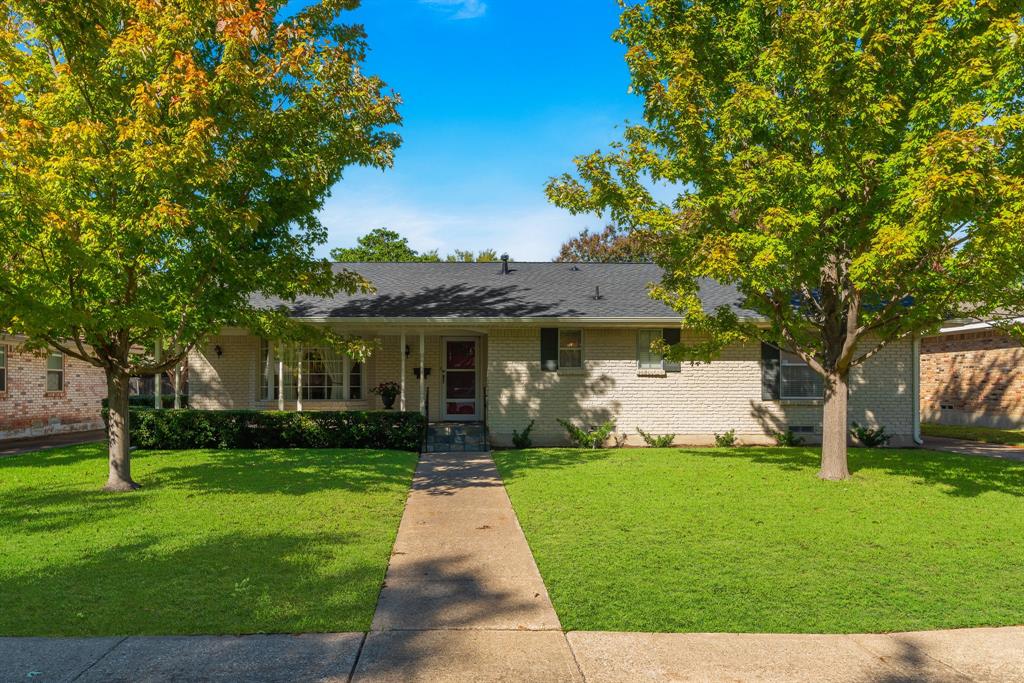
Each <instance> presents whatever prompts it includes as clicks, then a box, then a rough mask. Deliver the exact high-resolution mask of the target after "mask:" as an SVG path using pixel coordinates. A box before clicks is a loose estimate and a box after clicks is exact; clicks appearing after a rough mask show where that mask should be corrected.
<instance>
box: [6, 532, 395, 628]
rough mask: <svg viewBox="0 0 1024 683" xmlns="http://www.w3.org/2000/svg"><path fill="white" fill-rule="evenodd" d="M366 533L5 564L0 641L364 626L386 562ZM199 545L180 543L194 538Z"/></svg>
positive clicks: (144, 545)
mask: <svg viewBox="0 0 1024 683" xmlns="http://www.w3.org/2000/svg"><path fill="white" fill-rule="evenodd" d="M360 540H361V539H360V538H359V536H358V535H356V534H346V533H310V534H257V533H245V532H242V533H231V534H224V535H217V536H205V537H203V538H202V539H194V538H189V537H187V536H185V537H183V536H175V537H173V538H163V539H161V538H159V537H157V536H154V535H146V536H141V537H136V538H135V539H133V540H132V541H131V542H129V543H125V544H123V545H118V546H116V547H107V548H105V549H103V550H100V551H97V552H94V553H89V554H82V555H81V556H78V557H75V558H73V559H71V560H70V561H68V562H67V563H61V561H62V560H66V559H67V558H59V559H55V560H53V562H52V563H51V564H49V565H48V566H46V567H45V569H44V570H42V571H39V570H32V571H19V567H12V566H8V567H6V568H3V567H2V566H0V636H32V635H36V636H73V635H82V636H100V635H177V634H243V633H293V632H334V631H359V630H366V629H368V628H369V626H370V620H371V618H372V615H373V610H374V605H375V603H376V601H377V596H378V594H379V591H380V586H381V583H382V581H383V578H384V572H385V570H386V567H387V559H386V558H387V550H383V552H382V553H380V555H381V556H380V558H379V561H374V559H373V558H368V557H366V553H360V552H353V546H356V547H357V548H358V546H359V545H360ZM190 541H191V544H189V545H186V546H185V547H182V545H183V544H184V543H188V542H190Z"/></svg>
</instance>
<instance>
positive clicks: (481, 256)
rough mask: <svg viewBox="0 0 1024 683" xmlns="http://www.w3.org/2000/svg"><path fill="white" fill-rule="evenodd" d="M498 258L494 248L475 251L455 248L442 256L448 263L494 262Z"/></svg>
mask: <svg viewBox="0 0 1024 683" xmlns="http://www.w3.org/2000/svg"><path fill="white" fill-rule="evenodd" d="M498 259H499V257H498V252H496V251H495V250H494V249H482V250H481V251H478V252H476V253H474V252H473V250H472V249H456V250H455V251H454V252H452V253H451V254H448V255H447V256H445V257H444V260H445V261H447V262H448V263H494V262H495V261H497V260H498Z"/></svg>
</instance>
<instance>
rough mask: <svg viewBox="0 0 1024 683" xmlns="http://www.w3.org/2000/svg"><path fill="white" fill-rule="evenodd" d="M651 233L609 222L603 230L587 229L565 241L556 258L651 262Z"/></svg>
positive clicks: (605, 261) (612, 261)
mask: <svg viewBox="0 0 1024 683" xmlns="http://www.w3.org/2000/svg"><path fill="white" fill-rule="evenodd" d="M651 241H652V237H651V236H649V235H645V234H643V233H641V232H639V231H637V232H630V231H624V230H620V229H618V228H616V227H615V226H614V225H608V226H606V227H605V229H604V230H602V231H601V232H590V230H589V229H584V230H583V232H581V233H580V234H579V235H577V236H576V237H573V238H572V239H571V240H569V241H568V242H565V243H564V244H563V245H562V248H561V250H560V251H559V252H558V256H557V257H556V258H555V261H575V262H579V263H650V262H651V254H652V253H653V244H652V243H651Z"/></svg>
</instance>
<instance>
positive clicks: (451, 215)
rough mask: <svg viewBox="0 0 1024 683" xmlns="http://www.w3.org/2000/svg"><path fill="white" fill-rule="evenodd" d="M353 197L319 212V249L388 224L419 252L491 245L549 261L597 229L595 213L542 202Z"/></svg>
mask: <svg viewBox="0 0 1024 683" xmlns="http://www.w3.org/2000/svg"><path fill="white" fill-rule="evenodd" d="M374 194H375V195H376V196H373V195H370V196H367V195H358V196H357V195H355V194H350V193H347V192H346V193H338V194H336V195H335V197H334V198H332V199H330V200H328V202H327V204H326V205H325V206H324V209H323V211H322V212H321V213H320V220H321V221H322V222H323V224H324V225H325V226H326V227H327V230H328V233H329V240H328V243H327V244H326V245H324V247H323V248H322V249H321V252H322V254H321V255H323V256H327V255H328V253H329V252H330V250H331V249H332V248H333V247H347V246H353V245H355V243H356V239H357V238H358V237H359V236H361V235H364V234H365V233H367V232H369V231H370V230H373V229H374V228H380V227H387V228H390V229H392V230H394V231H396V232H398V233H400V234H401V235H403V236H404V237H407V238H409V244H410V245H411V246H412V247H413V248H414V249H416V250H417V251H429V250H432V249H437V250H438V252H439V253H440V254H441V256H444V255H445V254H448V253H450V252H452V251H454V250H456V249H472V250H473V251H480V250H482V249H494V250H496V251H497V252H498V253H499V254H501V253H508V254H509V255H510V256H511V257H512V258H513V259H515V260H517V261H550V260H551V259H552V258H554V257H555V256H556V255H557V254H558V249H559V247H560V246H561V245H562V243H563V242H564V241H565V240H566V239H568V238H570V237H572V236H573V235H575V234H577V233H578V232H579V231H580V230H582V229H583V228H585V227H589V228H599V227H600V226H601V225H603V223H602V222H601V221H600V219H599V218H597V217H595V216H572V215H570V214H569V213H568V212H566V211H563V210H561V209H559V208H557V207H554V206H551V205H549V204H546V203H544V201H543V199H541V200H540V201H539V202H537V203H530V204H529V205H528V206H521V207H518V208H512V209H510V208H509V207H507V206H483V207H466V208H456V209H451V210H448V209H445V210H440V209H438V208H436V207H426V206H417V205H416V204H414V203H411V202H408V201H403V200H401V199H396V198H395V197H394V196H390V193H386V194H377V193H374Z"/></svg>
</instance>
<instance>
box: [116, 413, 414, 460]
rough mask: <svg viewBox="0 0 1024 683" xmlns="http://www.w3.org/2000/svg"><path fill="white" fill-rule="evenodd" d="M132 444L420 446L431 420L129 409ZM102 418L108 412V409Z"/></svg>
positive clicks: (402, 415) (371, 415) (410, 448)
mask: <svg viewBox="0 0 1024 683" xmlns="http://www.w3.org/2000/svg"><path fill="white" fill-rule="evenodd" d="M129 412H130V413H131V420H130V425H131V429H130V431H131V434H130V436H131V444H132V445H133V446H136V447H138V448H142V449H146V450H168V451H173V450H188V449H193V448H241V449H258V448H386V449H392V450H401V451H415V452H418V451H419V450H420V444H421V443H422V440H423V430H424V429H426V426H427V421H426V418H425V417H423V415H421V414H420V413H410V412H405V413H403V412H398V411H394V412H390V411H384V412H366V411H344V412H304V413H295V412H276V411H274V412H271V411H260V410H224V411H219V410H152V409H144V408H131V409H130V410H129ZM103 416H104V419H105V418H106V416H107V411H104V415H103Z"/></svg>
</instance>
